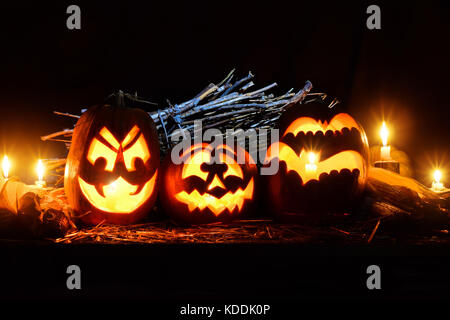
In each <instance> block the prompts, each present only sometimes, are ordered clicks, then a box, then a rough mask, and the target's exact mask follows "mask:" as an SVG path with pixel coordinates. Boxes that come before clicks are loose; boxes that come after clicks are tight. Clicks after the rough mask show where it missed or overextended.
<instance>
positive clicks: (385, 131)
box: [380, 121, 389, 147]
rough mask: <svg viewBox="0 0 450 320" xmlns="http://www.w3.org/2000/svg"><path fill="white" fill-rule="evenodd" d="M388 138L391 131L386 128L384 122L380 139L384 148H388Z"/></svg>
mask: <svg viewBox="0 0 450 320" xmlns="http://www.w3.org/2000/svg"><path fill="white" fill-rule="evenodd" d="M388 136H389V130H388V128H387V127H386V122H384V121H383V124H382V125H381V129H380V137H381V142H382V143H383V146H384V147H386V146H387V143H388Z"/></svg>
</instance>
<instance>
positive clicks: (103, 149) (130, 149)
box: [87, 126, 150, 172]
mask: <svg viewBox="0 0 450 320" xmlns="http://www.w3.org/2000/svg"><path fill="white" fill-rule="evenodd" d="M138 134H139V128H138V126H134V127H133V128H132V129H131V130H130V132H128V134H127V136H126V137H125V139H123V141H122V143H121V144H119V142H118V141H117V140H116V138H114V136H113V134H112V133H111V132H110V131H109V130H108V129H107V128H106V127H103V128H102V129H101V130H100V135H101V136H102V137H103V138H104V139H105V140H106V141H107V142H108V143H109V144H110V145H111V146H112V147H113V148H114V150H113V149H111V148H110V146H107V145H105V144H104V143H103V142H101V141H100V140H98V139H97V138H94V139H92V142H91V145H90V146H89V150H88V153H87V159H88V161H89V162H90V163H91V164H92V165H94V164H95V161H96V160H97V159H98V158H105V160H106V167H105V171H108V172H112V171H113V170H114V165H115V163H116V159H117V152H118V151H119V149H120V146H122V149H123V150H124V149H126V150H125V151H123V161H124V163H125V167H126V168H127V170H128V171H134V170H136V168H135V167H134V161H133V160H134V159H135V158H140V159H142V161H143V162H144V163H145V162H147V161H148V159H149V158H150V152H149V149H148V146H147V142H146V141H145V137H144V135H143V134H141V135H140V136H139V138H138V139H137V140H136V141H135V142H134V144H133V145H132V146H128V144H129V143H130V142H131V141H132V140H133V139H134V138H135V137H136V136H137V135H138Z"/></svg>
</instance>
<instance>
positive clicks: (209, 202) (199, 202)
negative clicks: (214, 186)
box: [175, 178, 254, 217]
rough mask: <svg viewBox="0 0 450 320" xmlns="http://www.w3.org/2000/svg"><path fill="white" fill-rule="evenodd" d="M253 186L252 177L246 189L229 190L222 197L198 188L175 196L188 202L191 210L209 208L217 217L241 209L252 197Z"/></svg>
mask: <svg viewBox="0 0 450 320" xmlns="http://www.w3.org/2000/svg"><path fill="white" fill-rule="evenodd" d="M253 188H254V185H253V178H251V180H250V181H249V183H248V184H247V186H246V187H245V189H244V190H243V189H242V188H238V189H237V190H236V191H235V192H227V193H226V194H224V195H223V196H222V197H220V198H218V197H215V196H214V195H212V194H210V193H206V192H205V193H204V194H200V192H198V191H197V190H193V191H192V192H191V193H187V192H186V191H181V192H179V193H177V194H176V195H175V198H176V199H177V200H178V201H180V202H182V203H184V204H186V205H187V206H188V209H189V211H190V212H192V211H194V210H195V209H196V208H198V209H199V210H200V211H203V209H205V208H208V209H209V210H210V211H211V212H212V213H213V214H214V215H215V216H216V217H217V216H219V215H220V214H221V213H222V212H223V211H225V210H228V212H229V213H232V212H233V211H234V210H235V209H236V208H238V211H241V209H242V206H243V205H244V201H245V200H249V199H252V197H253Z"/></svg>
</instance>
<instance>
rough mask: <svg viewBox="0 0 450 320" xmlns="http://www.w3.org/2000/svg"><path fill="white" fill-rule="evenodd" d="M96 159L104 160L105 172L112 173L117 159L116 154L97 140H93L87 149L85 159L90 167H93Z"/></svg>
mask: <svg viewBox="0 0 450 320" xmlns="http://www.w3.org/2000/svg"><path fill="white" fill-rule="evenodd" d="M98 158H105V160H106V167H105V170H106V171H109V172H111V171H113V169H114V164H115V162H116V158H117V152H116V151H114V150H111V149H110V148H109V147H107V146H106V145H104V144H103V143H102V142H101V141H100V140H98V139H97V138H94V139H93V140H92V142H91V145H90V147H89V150H88V154H87V159H88V161H89V162H90V163H91V164H92V165H94V163H95V161H96V160H97V159H98Z"/></svg>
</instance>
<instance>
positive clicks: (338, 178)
mask: <svg viewBox="0 0 450 320" xmlns="http://www.w3.org/2000/svg"><path fill="white" fill-rule="evenodd" d="M280 134H281V136H280V141H279V142H276V143H274V144H272V145H271V146H270V148H269V149H268V150H267V155H266V159H265V163H266V164H268V163H270V161H273V160H274V159H275V158H278V159H279V161H280V162H279V166H280V167H279V170H278V173H277V174H275V175H272V176H267V177H266V179H267V181H268V186H269V188H268V190H269V195H268V196H269V199H270V201H271V204H272V205H273V206H274V209H275V212H276V213H277V214H279V215H280V217H282V218H285V219H286V220H292V221H306V220H312V221H315V220H319V219H321V218H322V217H324V215H325V214H326V215H329V216H334V215H336V214H337V215H338V216H341V215H342V214H346V213H348V212H349V211H350V210H351V209H352V207H353V205H354V204H355V202H356V200H357V199H358V198H359V196H360V194H361V192H362V190H363V189H364V185H365V181H366V177H367V170H368V156H369V153H368V141H367V137H366V134H365V132H364V130H363V128H362V127H361V126H360V125H359V124H358V123H357V121H356V120H355V119H354V118H353V117H352V116H350V115H349V114H348V113H344V112H339V110H338V108H337V107H334V108H332V109H330V108H328V107H327V106H326V105H325V104H324V103H317V102H314V103H308V104H305V105H293V106H290V108H288V109H287V111H286V112H285V113H284V114H283V115H282V116H281V118H280Z"/></svg>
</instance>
